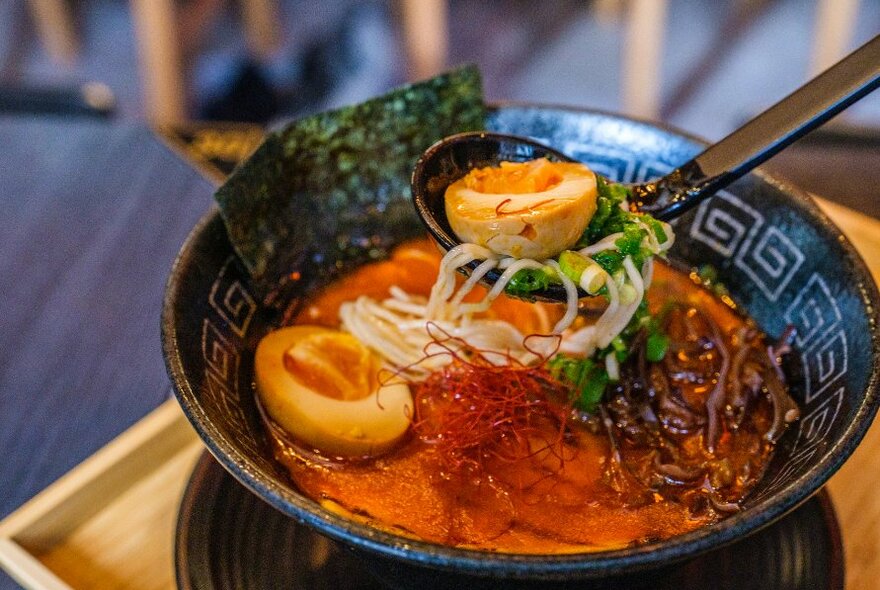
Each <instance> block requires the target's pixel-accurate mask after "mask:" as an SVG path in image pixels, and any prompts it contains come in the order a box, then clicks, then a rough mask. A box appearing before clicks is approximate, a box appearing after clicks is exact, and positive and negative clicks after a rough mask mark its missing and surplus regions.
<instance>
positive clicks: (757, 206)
mask: <svg viewBox="0 0 880 590" xmlns="http://www.w3.org/2000/svg"><path fill="white" fill-rule="evenodd" d="M487 127H488V128H489V129H491V130H495V131H499V132H504V133H511V134H517V135H525V136H530V137H533V138H535V139H538V140H540V141H543V142H546V143H548V144H550V145H552V146H554V147H555V148H557V149H559V150H561V151H563V152H564V153H567V154H568V155H570V156H572V157H574V158H577V159H580V160H582V161H584V162H586V163H587V164H588V165H589V166H590V167H591V168H592V169H594V170H595V171H596V172H598V173H600V174H602V175H604V176H606V177H608V178H610V179H612V180H615V181H620V182H641V181H644V180H647V179H650V178H652V177H656V176H660V175H663V174H665V173H666V172H668V171H669V170H671V169H672V168H674V167H675V166H676V165H677V164H680V163H682V162H685V161H687V160H688V159H689V158H691V157H692V156H694V155H695V154H696V153H697V152H699V151H700V149H701V146H702V145H703V144H702V143H701V142H700V141H699V140H697V139H695V138H693V137H689V136H686V135H684V134H681V133H679V132H676V131H674V130H670V129H667V128H663V127H659V126H656V125H652V124H648V123H645V122H640V121H635V120H631V119H627V118H624V117H620V116H615V115H610V114H604V113H598V112H592V111H584V110H575V109H566V108H556V107H542V106H523V105H504V106H498V107H495V108H493V109H491V110H490V113H489V116H488V122H487ZM400 198H401V199H405V198H406V197H404V196H401V197H400ZM291 206H293V207H295V208H300V207H301V208H302V216H303V218H307V219H308V221H307V222H306V223H307V224H308V225H309V227H310V228H312V229H310V230H309V231H308V232H304V233H302V234H301V235H294V239H292V240H291V243H290V244H287V246H288V248H289V250H290V254H291V256H290V257H289V259H290V260H293V261H294V262H293V263H292V264H293V266H294V267H293V268H291V269H290V271H291V273H294V274H295V276H296V277H297V279H298V280H297V281H296V282H295V284H289V285H287V286H286V289H285V290H284V295H283V296H284V299H285V305H286V306H287V308H288V309H290V308H291V307H295V306H296V303H297V302H299V301H305V300H307V299H308V297H309V294H310V293H311V292H313V291H314V290H315V289H318V288H320V287H321V286H322V285H324V284H326V283H328V282H330V281H332V280H333V279H334V278H336V277H337V276H339V273H342V272H345V271H346V269H348V268H351V267H352V266H356V265H358V264H360V263H363V262H366V261H368V260H370V259H372V258H375V257H376V256H377V252H378V253H380V254H381V251H382V250H383V248H384V247H386V246H389V245H392V244H394V243H396V242H399V241H402V240H405V239H409V238H412V237H415V236H420V235H423V229H422V226H421V225H420V223H419V221H418V219H417V218H416V215H415V212H414V210H413V212H412V215H411V217H410V218H406V217H404V218H400V217H397V218H396V221H395V223H387V224H383V223H382V219H383V218H382V215H383V212H382V208H378V207H377V208H369V207H367V209H370V213H369V214H370V215H374V216H375V219H374V221H375V223H370V224H367V225H366V226H365V229H364V232H365V233H358V232H356V231H355V232H351V231H349V232H346V233H344V234H334V235H322V234H321V231H319V230H316V229H314V228H333V227H334V219H336V217H337V216H338V215H340V211H339V210H338V209H334V208H333V207H331V206H330V204H329V203H326V202H320V201H319V200H318V199H317V198H315V199H309V197H308V195H306V196H305V197H304V198H303V199H300V200H298V201H297V202H296V203H294V204H292V205H291ZM343 213H344V212H343ZM674 226H675V231H676V235H677V242H676V244H675V246H674V248H673V250H672V253H671V257H672V258H673V259H675V260H676V261H677V262H680V263H683V264H685V265H688V266H700V265H704V264H710V265H712V266H713V267H715V268H716V269H717V272H718V276H719V279H720V281H722V282H723V283H724V284H725V285H726V286H727V288H728V290H729V291H730V293H731V296H732V297H733V299H734V300H736V301H737V302H738V303H739V304H740V305H741V307H742V308H743V309H744V310H745V311H746V312H747V313H748V314H749V315H750V316H751V317H752V318H754V320H755V321H756V322H757V324H758V325H759V326H760V327H761V328H762V329H763V330H764V331H765V332H766V333H768V334H769V335H770V336H771V337H773V336H777V335H779V334H780V333H782V332H783V330H784V329H785V328H786V326H788V325H793V326H794V327H795V328H796V329H797V336H796V340H795V346H796V353H795V354H796V356H798V357H799V361H800V362H799V363H796V364H798V365H800V367H802V369H801V370H800V371H798V372H797V374H795V375H792V376H790V387H791V393H792V396H793V397H794V398H795V399H796V400H797V401H798V403H799V404H800V406H801V410H802V411H801V418H800V420H799V421H797V422H796V423H794V424H793V425H792V426H791V427H790V428H789V429H788V431H787V432H786V433H785V435H784V436H783V437H782V439H781V440H780V441H779V443H778V444H777V447H776V451H775V455H774V457H773V459H772V461H771V463H770V465H769V468H768V470H767V472H766V474H765V475H764V477H763V479H762V480H761V481H760V483H759V484H758V485H757V486H756V487H755V488H754V490H753V491H752V492H751V493H750V494H749V496H748V497H747V498H746V499H745V500H744V502H743V503H742V508H743V509H742V510H741V511H740V512H739V513H737V514H734V515H732V516H730V517H728V518H726V519H724V520H722V521H721V522H718V523H717V524H714V525H711V526H707V527H703V528H700V529H698V530H695V531H693V532H691V533H688V534H684V535H680V536H676V537H672V538H669V539H667V540H664V541H660V542H652V543H647V544H644V545H640V546H636V547H632V548H627V549H620V550H614V551H602V552H595V553H579V554H563V555H518V554H504V553H492V552H485V551H476V550H469V549H462V548H455V547H448V546H442V545H437V544H433V543H428V542H422V541H418V540H414V539H413V538H409V537H403V536H399V535H396V534H394V533H391V532H387V531H384V530H379V529H377V528H372V527H370V526H367V525H364V524H362V523H360V522H356V521H354V520H351V519H348V518H345V517H343V516H340V515H339V514H337V513H334V512H332V511H330V510H327V509H325V508H324V507H322V506H321V505H320V504H319V503H318V502H316V501H314V500H312V499H310V498H308V497H306V496H304V495H303V494H301V493H300V492H298V491H297V489H296V488H295V487H294V485H293V484H292V483H291V481H290V479H289V476H288V475H287V473H286V471H285V470H284V469H283V468H282V467H281V466H280V465H279V464H277V463H276V461H275V460H274V459H273V454H272V450H271V447H270V445H269V443H268V440H267V437H266V433H265V430H264V426H263V424H262V422H261V420H260V416H259V411H258V408H257V406H256V404H255V400H254V394H253V389H252V362H253V351H254V348H255V346H256V343H257V342H258V341H259V339H260V337H261V336H262V335H263V334H265V333H266V331H267V330H269V329H270V328H271V327H273V326H275V325H277V324H278V323H279V322H280V321H281V319H280V317H279V312H278V309H279V308H278V306H277V305H267V304H266V302H265V299H264V298H261V297H258V296H257V295H256V293H255V291H254V288H253V287H254V286H253V285H251V284H250V282H249V279H248V274H247V273H246V272H245V270H244V268H243V266H242V265H241V264H240V262H239V260H238V259H237V258H236V256H235V254H234V252H233V249H232V247H231V245H230V242H229V240H228V238H227V234H226V230H225V227H224V225H223V222H222V220H221V218H220V216H219V213H218V212H217V211H216V210H212V211H210V212H208V213H207V214H206V215H205V216H204V217H203V219H202V220H201V221H200V222H199V224H198V225H197V226H196V227H195V228H194V229H193V231H192V233H191V234H190V236H189V238H188V239H187V241H186V243H185V244H184V245H183V247H182V249H181V252H180V255H179V257H178V259H177V261H176V262H175V265H174V268H173V270H172V272H171V277H170V280H169V282H168V286H167V292H166V297H165V303H164V310H163V317H162V337H163V347H164V354H165V360H166V363H167V366H168V371H169V374H170V376H171V379H172V382H173V384H174V388H175V391H176V394H177V397H178V399H179V401H180V404H181V406H182V408H183V410H184V412H185V413H186V415H187V417H188V418H189V420H190V421H191V422H192V424H193V426H194V427H195V429H196V430H197V431H198V433H199V435H200V436H201V438H202V440H203V441H204V443H205V444H206V445H207V447H208V449H209V450H210V452H211V453H212V454H213V455H214V456H215V457H216V458H217V459H218V460H219V462H220V463H221V464H222V465H223V466H224V467H225V468H226V469H227V470H228V471H229V472H230V473H231V474H232V475H233V476H234V477H235V478H236V479H237V480H238V481H239V482H241V483H242V484H243V485H244V486H246V487H247V488H248V489H249V490H251V491H252V492H253V493H254V494H256V495H257V496H259V497H260V498H262V499H263V500H264V501H266V502H267V503H269V504H271V505H272V506H274V507H275V508H276V509H278V510H279V511H281V512H283V513H284V514H287V515H289V516H290V517H291V518H293V519H296V520H297V521H299V522H302V523H305V524H306V525H308V526H311V527H314V528H315V529H317V530H318V531H319V532H321V533H323V534H325V535H326V536H328V537H330V538H332V539H335V540H337V541H340V542H342V543H343V544H346V545H348V546H350V547H351V548H353V549H355V550H356V551H358V552H359V553H361V554H363V555H364V556H365V557H367V558H368V563H370V564H371V565H372V567H373V568H374V569H375V570H379V571H380V572H381V574H382V575H384V576H385V577H386V579H388V580H392V582H393V583H395V584H398V585H405V584H409V585H412V586H418V587H420V588H432V587H444V586H448V587H456V586H461V585H462V584H464V583H465V580H466V583H467V584H468V585H470V586H472V587H476V586H479V585H480V584H485V585H487V586H489V587H491V586H497V584H498V580H499V579H504V580H506V581H507V582H506V583H507V584H511V583H514V582H513V581H514V580H516V582H515V583H516V584H525V585H529V584H533V583H547V582H548V581H563V582H564V581H572V580H585V579H599V578H607V577H610V576H616V575H621V574H631V573H633V572H640V571H641V572H644V571H647V570H652V569H656V568H661V567H665V566H668V565H670V564H673V563H675V562H676V561H680V560H683V559H686V558H689V557H693V556H696V555H698V554H699V553H701V552H705V551H708V550H711V549H713V548H717V547H719V546H721V545H724V544H727V543H730V542H732V541H735V540H737V539H740V538H742V537H744V536H746V535H749V534H750V533H752V532H755V531H757V530H758V529H760V528H761V527H764V526H766V525H768V524H769V523H772V522H773V521H775V520H777V519H779V518H780V517H782V516H783V515H785V514H786V513H788V512H789V511H791V510H793V509H794V508H795V507H797V506H798V505H799V504H801V503H802V502H803V501H805V500H806V499H807V498H809V497H810V496H811V495H812V494H814V493H815V492H816V491H817V490H818V489H819V488H820V487H821V486H822V484H823V483H825V481H827V480H828V478H829V477H831V475H832V474H833V473H834V472H835V471H836V470H837V469H838V468H839V467H840V466H841V464H842V463H843V462H844V461H845V460H846V458H847V457H848V456H849V455H850V454H851V453H852V452H853V450H854V449H855V447H856V445H857V444H858V443H859V441H860V440H861V439H862V437H863V435H864V434H865V431H866V430H867V428H868V426H869V425H870V423H871V420H872V419H873V417H874V414H875V412H876V409H877V394H878V376H880V359H878V356H880V348H878V330H877V319H878V316H877V304H878V302H880V300H878V296H877V289H876V286H875V284H874V282H873V280H872V278H871V276H870V274H869V272H868V270H867V268H866V266H865V264H864V263H863V262H862V260H861V259H860V258H859V256H858V254H857V253H856V252H855V250H854V248H853V247H852V246H851V245H850V243H849V242H848V241H847V240H846V239H845V238H844V237H843V236H842V234H841V232H840V230H838V229H837V228H836V227H835V226H834V225H833V224H832V223H831V222H830V221H829V220H828V218H827V217H825V215H824V214H823V213H821V212H820V211H819V209H818V208H817V207H816V205H815V204H814V203H813V202H812V201H811V200H810V198H809V197H808V196H806V195H805V194H803V193H802V192H800V191H798V190H796V189H794V188H793V187H789V186H786V185H784V184H782V183H780V182H779V181H777V180H775V179H773V178H771V177H768V176H766V175H764V174H762V173H760V172H758V173H754V174H750V175H748V176H746V177H744V178H742V179H740V180H739V181H737V182H736V183H735V184H733V185H732V186H731V187H730V188H728V189H727V190H725V191H722V192H720V193H718V194H717V195H716V196H714V197H712V198H711V199H709V200H707V201H705V202H704V203H702V204H701V205H700V206H699V207H698V208H696V209H695V210H693V211H691V212H689V213H688V214H686V215H684V216H683V217H681V218H679V219H677V220H676V221H675V223H674ZM366 232H368V233H366ZM328 269H330V270H329V271H328ZM340 269H341V270H340ZM275 303H276V304H277V301H276V302H275ZM413 509H414V510H417V509H418V507H417V506H414V507H413Z"/></svg>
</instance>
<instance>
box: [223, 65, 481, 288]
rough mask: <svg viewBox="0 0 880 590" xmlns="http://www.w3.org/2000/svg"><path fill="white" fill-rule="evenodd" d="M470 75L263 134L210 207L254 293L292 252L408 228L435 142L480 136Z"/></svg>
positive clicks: (471, 71)
mask: <svg viewBox="0 0 880 590" xmlns="http://www.w3.org/2000/svg"><path fill="white" fill-rule="evenodd" d="M484 120H485V107H484V104H483V96H482V85H481V81H480V74H479V71H478V70H477V69H476V67H474V66H465V67H462V68H459V69H456V70H453V71H450V72H448V73H446V74H443V75H441V76H437V77H436V78H432V79H430V80H427V81H425V82H421V83H417V84H412V85H407V86H403V87H401V88H398V89H396V90H393V91H391V92H389V93H388V94H385V95H384V96H380V97H377V98H374V99H371V100H369V101H367V102H364V103H361V104H358V105H354V106H350V107H345V108H342V109H339V110H335V111H328V112H325V113H320V114H317V115H313V116H310V117H307V118H304V119H301V120H299V121H295V122H293V123H291V124H290V125H288V126H286V127H285V128H283V129H281V130H279V131H277V132H274V133H271V134H270V135H268V136H267V137H266V139H265V141H264V142H263V144H262V145H261V146H260V147H259V148H257V150H256V151H255V152H254V154H253V155H252V156H251V157H250V158H249V159H248V160H247V161H245V162H244V163H243V164H242V165H241V167H239V168H238V169H237V170H236V171H235V172H233V174H232V175H231V176H230V177H229V179H228V180H227V181H226V183H225V184H223V186H221V187H220V188H219V189H218V190H217V192H216V194H215V198H216V200H217V203H218V204H219V206H220V213H221V215H222V217H223V220H224V223H225V224H226V229H227V232H228V234H229V238H230V241H231V242H232V245H233V247H234V248H235V250H236V252H237V253H238V255H239V257H240V259H241V261H242V263H243V264H244V266H245V268H246V269H247V271H248V272H249V274H250V276H251V278H252V279H253V281H254V286H255V287H256V288H257V290H258V291H265V289H266V288H268V287H267V286H268V284H269V283H271V282H272V281H275V280H277V279H278V277H283V276H284V273H285V272H286V271H287V270H286V269H289V268H293V266H292V265H295V264H297V263H298V262H297V259H298V260H299V263H301V260H302V256H304V255H305V254H306V253H304V252H303V251H302V248H300V247H297V244H303V243H305V244H309V243H311V244H314V243H328V242H329V243H338V247H339V248H345V247H347V246H346V244H345V242H346V241H350V239H352V237H353V236H360V238H359V239H360V243H364V240H365V239H366V240H369V238H368V236H370V235H371V232H373V231H379V233H381V228H380V226H381V225H382V224H395V223H401V222H402V221H403V217H406V219H407V220H408V221H411V220H412V218H413V215H414V208H413V206H412V204H411V201H410V186H409V185H410V176H411V174H412V168H413V166H414V165H415V162H416V160H417V159H418V157H419V156H420V155H421V154H422V152H423V151H424V150H425V149H426V148H428V147H429V146H430V145H431V144H433V143H434V142H436V141H437V140H439V139H441V138H443V137H445V136H447V135H451V134H453V133H458V132H461V131H473V130H479V129H483V128H484Z"/></svg>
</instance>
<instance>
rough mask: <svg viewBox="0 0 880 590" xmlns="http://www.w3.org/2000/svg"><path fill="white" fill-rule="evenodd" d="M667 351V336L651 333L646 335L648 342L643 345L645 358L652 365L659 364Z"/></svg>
mask: <svg viewBox="0 0 880 590" xmlns="http://www.w3.org/2000/svg"><path fill="white" fill-rule="evenodd" d="M668 349H669V336H667V335H666V334H662V333H660V332H651V333H649V334H648V340H647V343H646V344H645V358H647V359H648V360H649V361H651V362H652V363H659V362H660V361H662V360H663V357H665V356H666V351H667V350H668Z"/></svg>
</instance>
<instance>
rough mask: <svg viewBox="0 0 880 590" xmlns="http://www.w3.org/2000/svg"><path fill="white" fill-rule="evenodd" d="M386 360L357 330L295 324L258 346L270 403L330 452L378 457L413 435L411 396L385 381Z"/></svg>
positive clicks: (257, 361) (269, 409)
mask: <svg viewBox="0 0 880 590" xmlns="http://www.w3.org/2000/svg"><path fill="white" fill-rule="evenodd" d="M381 367H382V365H381V361H380V359H379V357H378V356H376V355H375V354H374V353H373V352H372V351H370V350H369V349H368V348H367V347H366V346H364V345H363V344H361V343H360V341H358V340H357V339H356V338H355V337H354V336H352V335H350V334H346V333H344V332H339V331H337V330H330V329H327V328H322V327H319V326H291V327H287V328H281V329H279V330H276V331H274V332H271V333H269V334H267V335H266V336H265V337H263V339H262V340H260V343H259V344H258V345H257V351H256V354H255V356H254V375H255V381H256V389H257V395H258V396H259V398H260V402H261V403H262V405H263V409H264V410H265V411H266V413H267V414H268V415H269V417H271V418H272V420H274V421H275V423H276V424H278V426H280V427H281V428H282V429H283V430H284V431H285V432H287V433H288V434H290V435H291V436H292V437H293V438H295V439H297V440H298V441H300V442H302V443H305V444H306V445H308V446H310V447H312V448H315V449H317V450H318V451H320V452H322V453H324V454H327V455H337V456H339V455H341V456H348V457H364V456H374V455H378V454H380V453H383V452H385V451H387V450H388V449H390V448H391V447H392V446H394V444H395V443H396V442H397V441H398V440H400V439H401V437H403V435H404V434H406V432H407V429H408V428H409V425H410V416H411V415H412V407H413V402H412V396H411V394H410V391H409V387H408V386H407V385H406V384H405V383H402V382H394V383H388V384H383V383H380V381H379V372H380V370H381Z"/></svg>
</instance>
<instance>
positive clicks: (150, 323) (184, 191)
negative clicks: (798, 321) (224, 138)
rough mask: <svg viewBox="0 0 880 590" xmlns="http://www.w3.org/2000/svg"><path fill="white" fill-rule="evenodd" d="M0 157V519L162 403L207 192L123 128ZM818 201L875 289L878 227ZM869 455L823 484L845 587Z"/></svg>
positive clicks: (860, 572) (864, 502)
mask: <svg viewBox="0 0 880 590" xmlns="http://www.w3.org/2000/svg"><path fill="white" fill-rule="evenodd" d="M0 146H2V151H0V211H2V214H0V253H2V255H0V277H2V278H0V343H2V350H0V457H2V461H0V518H2V517H3V516H5V515H6V514H8V513H9V512H11V511H12V510H14V509H15V508H16V507H18V506H19V505H20V504H22V503H23V502H24V501H25V500H27V499H28V498H29V497H31V496H32V495H34V494H35V493H37V492H38V491H40V490H41V489H43V488H44V487H46V486H47V485H48V484H50V483H51V482H52V481H54V480H55V479H57V478H58V477H59V476H61V475H62V474H64V473H65V472H66V471H68V470H69V469H71V468H72V467H74V466H75V465H76V464H78V463H79V462H80V461H82V460H83V459H85V458H86V457H87V456H89V455H90V454H92V453H93V452H94V451H95V450H97V449H98V448H99V447H101V446H102V445H103V444H104V443H106V442H107V441H109V440H110V439H111V438H113V437H114V436H115V435H116V434H118V433H120V432H121V431H123V430H125V429H126V428H127V427H129V426H130V425H131V424H133V423H134V422H136V421H137V420H138V419H139V418H141V417H142V416H143V415H145V414H146V413H147V412H148V411H149V410H151V409H153V408H154V407H156V406H157V405H158V404H159V403H161V402H162V401H163V400H165V399H166V398H167V397H168V396H169V395H170V391H171V386H170V384H169V382H168V377H167V376H166V373H165V368H164V364H163V361H162V355H161V351H160V347H159V312H160V308H161V300H162V293H163V288H164V283H165V279H166V276H167V273H168V270H169V268H170V266H171V263H172V260H173V258H174V255H175V253H176V252H177V250H178V248H179V246H180V244H181V242H182V241H183V239H184V238H185V236H186V234H187V233H188V232H189V230H190V228H191V227H192V226H193V225H194V224H195V222H196V220H197V219H198V218H199V216H201V215H202V213H204V212H205V210H207V208H208V207H209V205H210V203H211V193H212V192H213V187H214V185H213V183H212V182H209V181H208V180H206V179H205V178H204V176H203V175H201V174H200V173H198V172H196V171H195V170H194V169H193V168H192V167H191V166H190V165H189V164H188V163H186V162H184V161H183V160H181V158H179V157H178V155H177V154H176V153H174V152H172V151H171V150H169V149H168V148H166V147H165V145H164V144H163V143H162V142H161V141H160V140H158V139H157V137H156V136H155V135H154V134H153V132H151V131H150V130H149V129H147V128H145V127H142V126H137V125H110V124H107V123H101V122H91V121H89V122H65V121H63V120H52V119H47V118H43V119H37V120H34V119H24V118H21V119H15V118H2V117H0ZM820 204H821V205H822V207H823V208H824V209H825V210H826V211H827V212H828V214H829V215H831V216H832V217H833V218H834V219H835V220H836V221H837V222H838V224H839V225H840V227H841V228H843V230H844V232H845V233H847V235H849V236H850V238H851V239H852V240H853V241H854V242H855V244H856V246H857V247H858V249H859V250H860V252H861V253H862V255H863V256H864V257H865V259H866V260H867V262H868V264H869V265H870V267H871V269H872V272H873V273H874V276H875V277H876V278H878V279H880V221H877V220H875V219H872V218H868V217H865V216H863V215H860V214H858V213H855V212H853V211H852V210H849V209H846V208H844V207H841V206H839V205H834V204H832V203H828V202H824V201H820ZM878 454H880V423H878V424H877V425H875V426H874V427H873V428H872V429H871V430H870V431H869V432H868V435H867V437H866V439H865V441H864V442H863V443H862V445H861V447H859V449H858V450H857V451H856V453H855V455H853V457H852V458H851V459H850V460H849V462H848V463H847V464H846V465H845V466H844V467H843V469H841V471H840V472H839V473H838V474H837V475H835V477H834V478H833V479H832V480H831V483H830V489H831V492H832V497H833V499H834V504H835V506H836V508H837V511H838V516H839V518H840V521H841V525H842V529H843V536H844V543H845V547H846V568H847V587H848V588H859V589H860V588H873V587H875V585H876V584H875V580H877V579H880V551H878V549H880V494H877V493H876V492H875V487H874V480H875V475H874V474H876V473H878V470H880V466H876V465H872V461H874V457H875V456H877V455H878ZM15 587H16V585H15V584H14V583H13V582H12V581H11V580H10V579H9V578H8V577H6V576H5V574H2V573H0V590H8V589H12V588H15Z"/></svg>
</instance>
